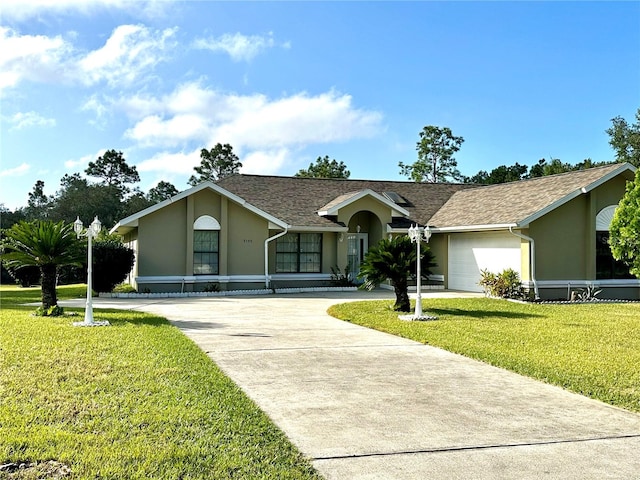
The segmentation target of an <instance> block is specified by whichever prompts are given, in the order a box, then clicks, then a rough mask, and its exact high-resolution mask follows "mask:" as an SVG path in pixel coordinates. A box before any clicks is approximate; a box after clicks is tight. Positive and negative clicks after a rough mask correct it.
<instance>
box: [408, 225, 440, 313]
mask: <svg viewBox="0 0 640 480" xmlns="http://www.w3.org/2000/svg"><path fill="white" fill-rule="evenodd" d="M408 234H409V238H410V239H411V241H412V242H415V244H416V293H417V296H416V309H415V312H414V314H413V317H411V319H412V320H435V319H437V318H438V317H433V316H425V315H423V314H422V272H421V263H422V262H421V260H422V259H421V256H420V244H421V243H422V241H423V240H424V241H425V242H427V243H429V239H430V238H431V230H430V229H429V226H428V225H427V226H426V227H424V228H422V227H419V226H418V225H413V226H412V227H410V228H409V230H408Z"/></svg>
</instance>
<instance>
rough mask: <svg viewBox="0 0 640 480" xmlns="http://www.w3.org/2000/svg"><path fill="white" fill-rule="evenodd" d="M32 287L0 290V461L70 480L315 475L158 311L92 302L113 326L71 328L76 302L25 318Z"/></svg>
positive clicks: (63, 293)
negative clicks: (51, 470) (63, 470)
mask: <svg viewBox="0 0 640 480" xmlns="http://www.w3.org/2000/svg"><path fill="white" fill-rule="evenodd" d="M84 293H85V289H84V287H83V286H81V287H77V286H75V287H61V288H59V296H60V297H61V298H69V297H84ZM39 295H40V291H39V289H19V288H16V287H4V286H3V287H1V288H0V299H1V311H0V464H4V463H8V462H23V461H31V462H33V461H45V460H56V461H59V462H62V463H64V464H67V465H69V466H70V467H71V469H72V472H73V478H130V479H133V478H140V479H143V478H144V479H147V478H167V479H169V478H182V479H196V478H207V479H209V478H221V479H227V478H243V479H244V478H301V479H308V478H319V477H318V475H317V473H316V472H315V471H314V470H313V468H312V467H311V466H310V464H309V463H308V462H307V461H306V460H305V459H304V458H302V456H301V454H300V453H299V452H298V451H297V450H296V449H295V447H293V446H292V445H291V443H290V442H289V441H288V440H287V439H286V437H285V436H284V435H283V433H282V432H281V431H280V430H279V429H278V428H276V427H275V426H274V425H273V423H272V422H271V421H270V420H269V419H268V418H267V416H266V415H265V414H264V413H263V412H262V411H260V410H259V409H258V408H257V407H256V405H255V404H254V403H253V402H252V401H250V400H249V399H248V398H247V397H246V396H245V395H244V394H243V393H242V391H240V389H239V388H238V387H237V386H236V385H235V384H233V383H232V382H231V381H230V380H229V379H228V378H227V377H226V376H225V375H223V374H222V373H221V371H220V370H219V369H218V368H217V367H216V366H215V364H214V363H213V362H211V361H210V360H209V358H208V357H207V356H206V355H205V354H204V353H203V352H202V351H201V350H199V349H198V348H197V347H196V346H195V345H194V344H193V343H192V342H191V341H190V340H189V339H187V338H186V337H185V336H184V335H182V333H181V332H180V331H179V330H178V329H177V328H175V327H173V326H171V325H170V324H169V322H167V320H165V319H163V318H160V317H157V316H153V315H149V314H144V313H140V312H125V311H104V310H96V312H95V317H96V320H103V319H106V320H109V322H111V324H112V326H111V327H94V328H87V327H83V328H78V327H73V326H72V322H73V321H74V320H75V321H78V320H82V311H81V310H79V311H78V313H79V314H80V316H79V317H75V318H74V317H55V318H51V317H33V316H31V315H30V314H31V312H32V311H34V310H35V307H25V306H20V305H19V304H20V303H23V302H37V301H38V300H39ZM2 476H3V473H1V472H0V478H2Z"/></svg>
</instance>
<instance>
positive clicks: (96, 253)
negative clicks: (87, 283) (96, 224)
mask: <svg viewBox="0 0 640 480" xmlns="http://www.w3.org/2000/svg"><path fill="white" fill-rule="evenodd" d="M134 260H135V256H134V253H133V250H132V249H131V248H129V247H127V246H126V245H124V244H123V243H122V242H121V241H120V240H118V239H114V238H112V237H107V238H105V239H101V238H98V240H96V242H95V243H94V244H93V284H92V288H93V290H95V291H96V292H110V291H112V290H113V288H114V287H115V286H116V285H118V284H120V283H122V282H123V281H124V280H125V279H126V278H127V274H128V273H129V272H130V271H131V269H132V268H133V263H134Z"/></svg>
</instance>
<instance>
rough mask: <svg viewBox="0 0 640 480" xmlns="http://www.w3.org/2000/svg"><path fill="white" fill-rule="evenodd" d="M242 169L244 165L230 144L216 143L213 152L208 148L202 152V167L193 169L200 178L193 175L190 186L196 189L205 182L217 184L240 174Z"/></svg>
mask: <svg viewBox="0 0 640 480" xmlns="http://www.w3.org/2000/svg"><path fill="white" fill-rule="evenodd" d="M241 168H242V163H240V160H239V159H238V156H237V155H236V154H235V153H233V147H232V146H231V145H229V144H228V143H225V144H224V145H222V144H221V143H216V145H215V146H214V147H213V148H212V149H211V150H207V149H206V148H203V149H202V150H200V166H198V167H193V169H194V170H195V171H196V173H197V174H198V176H195V175H191V178H189V185H192V186H194V187H195V186H196V185H198V184H199V183H202V182H205V181H210V182H215V181H216V180H220V179H221V178H224V177H228V176H229V175H233V174H235V173H238V172H239V171H240V169H241Z"/></svg>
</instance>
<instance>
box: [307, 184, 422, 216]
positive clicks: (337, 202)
mask: <svg viewBox="0 0 640 480" xmlns="http://www.w3.org/2000/svg"><path fill="white" fill-rule="evenodd" d="M365 197H372V198H375V199H376V200H378V201H379V202H380V203H382V204H384V205H386V206H387V207H389V208H390V209H391V210H392V211H393V212H394V213H393V214H392V216H394V217H398V216H400V215H404V216H409V212H408V211H406V210H405V209H404V208H402V207H401V206H400V205H398V204H396V203H395V202H393V201H391V200H389V199H388V198H387V197H385V196H383V195H380V194H378V193H376V192H374V191H373V190H371V189H370V188H366V189H364V190H360V191H359V192H350V193H346V194H344V195H339V196H337V197H336V198H334V199H333V200H332V201H331V202H329V203H327V204H326V205H324V206H323V207H321V208H320V210H318V215H320V216H321V217H325V216H329V215H337V214H338V211H339V210H340V209H341V208H344V207H346V206H347V205H351V204H352V203H354V202H357V201H358V200H360V199H362V198H365Z"/></svg>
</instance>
